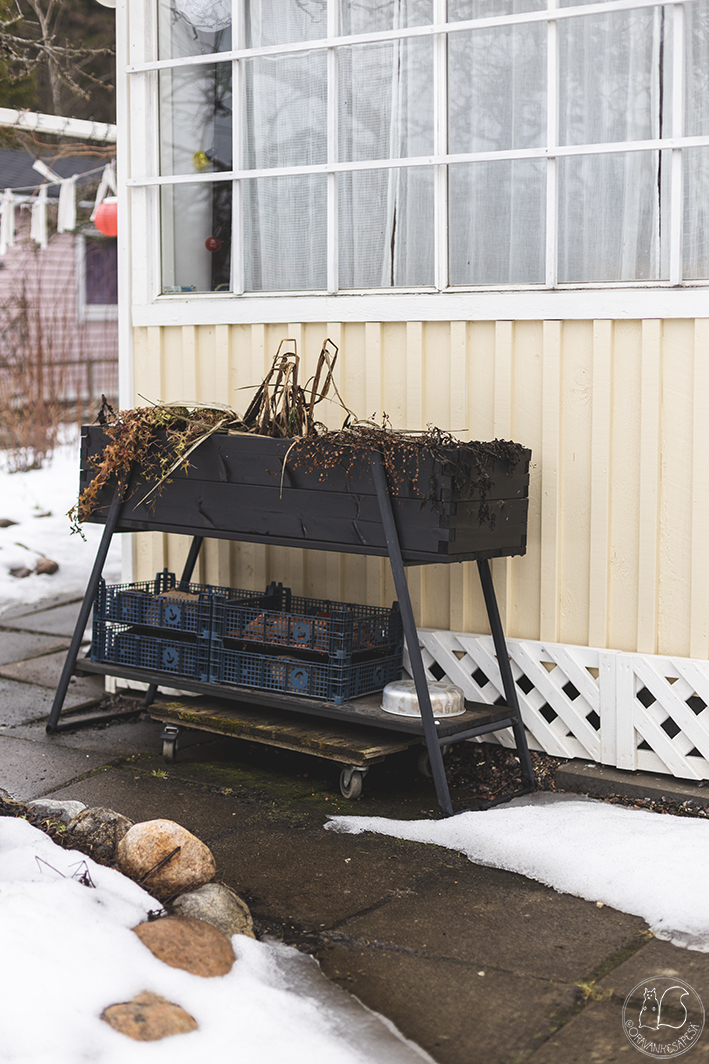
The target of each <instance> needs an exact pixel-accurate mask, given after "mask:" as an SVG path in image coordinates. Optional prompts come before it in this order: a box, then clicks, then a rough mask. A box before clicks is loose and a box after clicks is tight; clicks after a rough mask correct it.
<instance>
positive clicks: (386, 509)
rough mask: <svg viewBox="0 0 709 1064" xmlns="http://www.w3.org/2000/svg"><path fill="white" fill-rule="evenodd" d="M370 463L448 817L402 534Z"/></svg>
mask: <svg viewBox="0 0 709 1064" xmlns="http://www.w3.org/2000/svg"><path fill="white" fill-rule="evenodd" d="M371 461H372V476H373V478H374V486H375V488H376V491H377V500H378V502H379V512H380V513H381V517H382V524H383V525H384V533H385V535H386V541H387V548H388V550H389V561H390V562H391V571H392V575H393V577H394V586H395V588H396V594H397V598H398V600H399V609H400V610H401V620H402V623H403V627H404V636H405V637H406V645H407V646H408V648H409V658H410V661H411V671H412V672H413V674H414V683H415V684H416V695H417V697H418V702H419V708H420V710H421V720H422V722H423V733H424V737H425V739H426V748H427V749H428V756H429V759H430V762H431V773H432V775H433V783H434V786H435V788H436V797H437V798H438V804H439V806H440V809H441V812H442V813H444V815H445V816H451V815H452V813H453V806H452V804H451V798H450V792H449V790H448V780H447V779H446V770H445V767H444V765H443V755H442V753H441V747H440V745H439V742H438V735H437V733H436V723H435V721H434V719H433V709H432V708H431V696H430V695H429V693H428V683H427V682H426V673H425V670H424V667H423V659H422V657H421V649H420V647H419V641H418V634H417V632H416V622H415V620H414V611H413V609H412V606H411V598H410V596H409V586H408V584H407V583H406V574H405V572H404V563H403V561H402V559H401V547H400V544H399V535H398V532H397V530H396V524H395V522H394V512H393V510H392V506H391V497H390V495H389V486H388V484H387V479H386V473H385V471H384V466H383V464H382V459H381V456H380V455H379V453H378V452H376V451H375V452H373V454H372V459H371Z"/></svg>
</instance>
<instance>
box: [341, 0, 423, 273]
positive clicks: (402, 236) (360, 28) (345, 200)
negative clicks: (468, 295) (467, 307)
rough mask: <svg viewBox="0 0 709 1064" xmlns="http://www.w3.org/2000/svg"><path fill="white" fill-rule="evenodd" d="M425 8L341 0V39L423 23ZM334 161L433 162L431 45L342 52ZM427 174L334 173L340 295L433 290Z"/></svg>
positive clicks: (407, 1) (414, 2) (405, 2)
mask: <svg viewBox="0 0 709 1064" xmlns="http://www.w3.org/2000/svg"><path fill="white" fill-rule="evenodd" d="M431 16H432V10H431V3H430V0H388V2H384V3H377V4H373V3H372V4H352V3H350V2H347V0H342V2H341V4H340V24H341V32H342V33H343V34H345V35H346V34H351V33H352V34H354V33H366V32H367V31H372V30H377V29H404V28H407V27H409V26H416V25H423V24H426V23H428V22H430V20H431ZM338 80H339V86H338V90H339V91H338V102H339V115H338V125H339V144H338V152H339V159H340V161H342V162H350V161H363V160H366V159H386V158H390V159H402V158H407V157H408V158H413V157H416V156H426V155H431V154H432V153H433V151H434V140H433V118H434V115H433V39H432V38H431V37H428V38H421V39H415V38H414V39H410V40H402V41H394V42H392V43H383V44H374V45H358V46H356V47H353V48H341V49H340V51H339V57H338ZM433 178H434V174H433V170H432V169H431V168H425V169H424V168H420V167H394V168H391V169H382V170H359V171H353V172H352V173H350V174H346V173H345V174H341V175H340V176H339V178H338V181H339V190H338V191H339V272H340V287H341V288H354V289H357V288H380V287H382V288H386V287H391V286H395V285H396V286H422V285H432V284H433V282H434V275H433V240H434V237H433V232H434V230H433V223H434V214H433V210H434V205H433Z"/></svg>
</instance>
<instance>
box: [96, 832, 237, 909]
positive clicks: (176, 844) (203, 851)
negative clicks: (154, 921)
mask: <svg viewBox="0 0 709 1064" xmlns="http://www.w3.org/2000/svg"><path fill="white" fill-rule="evenodd" d="M116 860H117V862H118V867H119V868H120V870H121V872H123V873H125V875H127V876H131V878H132V879H137V880H138V881H139V882H140V883H142V884H143V886H144V887H145V888H146V890H149V891H150V892H151V893H152V894H157V895H159V896H160V897H163V898H166V897H170V896H171V895H173V894H183V893H184V892H185V891H188V890H195V889H196V888H197V887H201V886H202V885H203V884H204V883H209V881H210V880H211V879H214V876H215V874H216V871H217V865H216V862H215V860H214V857H213V855H212V851H211V850H210V849H209V847H208V846H205V845H204V843H203V842H201V841H200V840H199V839H198V838H197V837H196V836H195V835H193V834H192V833H191V832H190V831H187V829H186V828H183V827H181V826H180V825H179V824H176V823H175V822H174V821H173V820H146V821H144V822H143V823H141V824H135V825H134V826H133V827H132V828H131V829H130V831H128V832H127V833H126V834H125V835H124V837H123V838H122V839H121V841H120V842H119V844H118V848H117V850H116Z"/></svg>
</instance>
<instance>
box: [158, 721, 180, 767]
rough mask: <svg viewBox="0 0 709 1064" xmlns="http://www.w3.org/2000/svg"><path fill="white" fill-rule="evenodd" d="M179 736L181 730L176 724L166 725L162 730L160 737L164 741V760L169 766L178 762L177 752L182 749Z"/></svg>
mask: <svg viewBox="0 0 709 1064" xmlns="http://www.w3.org/2000/svg"><path fill="white" fill-rule="evenodd" d="M179 734H180V729H179V728H177V727H176V726H175V725H174V724H166V725H165V727H164V728H163V730H162V734H161V736H160V738H161V739H162V759H163V761H167V762H168V764H172V763H173V762H174V761H177V751H178V750H179V747H180V743H179Z"/></svg>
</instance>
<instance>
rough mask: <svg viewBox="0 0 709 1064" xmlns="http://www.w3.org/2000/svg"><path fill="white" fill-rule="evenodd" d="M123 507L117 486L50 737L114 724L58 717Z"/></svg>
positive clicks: (58, 695) (49, 722)
mask: <svg viewBox="0 0 709 1064" xmlns="http://www.w3.org/2000/svg"><path fill="white" fill-rule="evenodd" d="M122 507H123V487H122V486H120V485H119V487H118V488H116V492H115V494H114V496H113V502H112V504H111V509H110V511H109V514H108V518H107V519H106V525H105V527H104V530H103V536H102V537H101V542H100V543H99V548H98V551H97V552H96V559H95V561H94V567H93V569H92V570H91V576H90V577H89V582H88V585H87V587H86V594H85V595H84V601H83V602H82V604H81V609H80V610H79V617H78V619H77V622H76V626H75V628H74V635H73V636H72V640H71V645H70V646H69V650H68V651H67V655H66V660H65V662H64V668H63V669H62V674H61V677H60V679H59V685H58V687H57V690H56V694H55V695H54V702H53V703H52V708H51V710H50V713H49V718H48V720H47V725H46V730H47V734H48V735H51V734H52V733H53V732H57V731H62V730H64V729H66V728H76V727H79V726H80V725H81V724H98V723H100V722H101V721H103V720H114V719H115V717H116V714H115V713H113V714H105V713H101V714H97V713H94V714H91V716H90V717H84V718H83V719H82V720H81V721H77V720H72V721H71V722H69V723H64V724H59V723H58V721H59V716H60V714H61V711H62V708H63V706H64V699H65V698H66V693H67V691H68V689H69V681H70V680H71V677H72V676H73V674H74V669H75V668H76V659H77V658H78V656H79V650H80V649H81V641H82V639H83V637H84V632H85V630H86V625H87V624H88V623H89V616H90V614H91V609H92V607H93V604H94V599H95V598H96V592H97V590H98V582H99V580H100V579H101V573H102V572H103V567H104V565H105V562H106V555H107V554H108V548H109V547H110V546H111V540H112V539H113V533H114V531H115V529H116V526H117V524H118V518H119V517H120V514H121V509H122ZM125 715H126V716H135V713H129V714H125Z"/></svg>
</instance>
